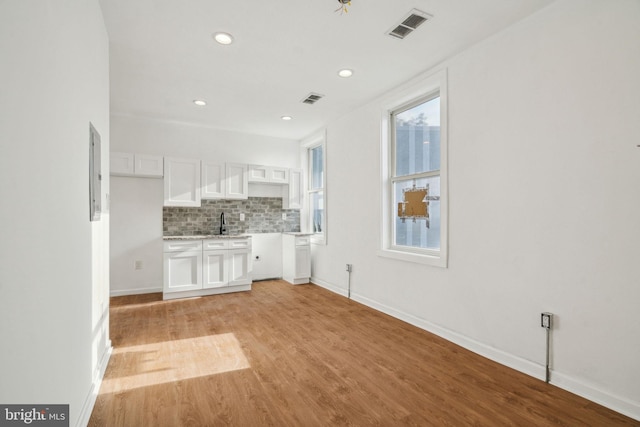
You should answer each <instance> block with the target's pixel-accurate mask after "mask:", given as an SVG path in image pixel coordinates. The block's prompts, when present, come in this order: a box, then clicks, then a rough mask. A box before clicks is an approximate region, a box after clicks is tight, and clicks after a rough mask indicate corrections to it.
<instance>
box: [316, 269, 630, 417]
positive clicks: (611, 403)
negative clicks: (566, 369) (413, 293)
mask: <svg viewBox="0 0 640 427" xmlns="http://www.w3.org/2000/svg"><path fill="white" fill-rule="evenodd" d="M311 282H312V283H314V284H316V285H318V286H321V287H323V288H325V289H328V290H330V291H332V292H334V293H336V294H339V295H342V296H347V290H346V289H343V288H340V287H338V286H335V285H333V284H331V283H327V282H325V281H323V280H320V279H318V278H315V277H312V278H311ZM351 299H353V300H354V301H357V302H359V303H361V304H364V305H366V306H368V307H371V308H373V309H375V310H378V311H381V312H382V313H385V314H388V315H389V316H392V317H395V318H397V319H400V320H402V321H404V322H407V323H409V324H411V325H414V326H416V327H418V328H420V329H424V330H426V331H428V332H431V333H433V334H435V335H438V336H439V337H442V338H444V339H446V340H447V341H451V342H452V343H454V344H457V345H459V346H461V347H464V348H465V349H467V350H470V351H472V352H474V353H476V354H479V355H480V356H483V357H486V358H487V359H490V360H493V361H494V362H497V363H500V364H501V365H505V366H508V367H509V368H512V369H515V370H516V371H519V372H522V373H524V374H527V375H530V376H532V377H534V378H537V379H539V380H541V381H544V380H545V367H544V366H542V365H539V364H537V363H534V362H531V361H530V360H526V359H523V358H521V357H518V356H515V355H513V354H510V353H507V352H504V351H502V350H499V349H497V348H494V347H491V346H488V345H486V344H483V343H481V342H479V341H476V340H474V339H471V338H469V337H466V336H464V335H462V334H460V333H457V332H454V331H452V330H450V329H447V328H444V327H442V326H439V325H436V324H434V323H431V322H428V321H426V320H423V319H420V318H418V317H415V316H413V315H411V314H408V313H405V312H403V311H400V310H396V309H394V308H392V307H389V306H387V305H385V304H382V303H379V302H377V301H375V300H372V299H370V298H367V297H364V296H362V295H358V294H354V293H352V294H351ZM550 383H551V384H552V385H555V386H557V387H560V388H562V389H564V390H567V391H568V392H571V393H573V394H576V395H578V396H581V397H584V398H585V399H588V400H591V401H593V402H595V403H598V404H600V405H602V406H605V407H607V408H609V409H612V410H614V411H616V412H619V413H621V414H623V415H626V416H628V417H630V418H633V419H635V420H638V421H640V404H638V403H637V402H632V401H629V400H627V399H625V398H622V397H619V396H615V395H613V394H611V393H607V392H605V391H601V390H598V389H597V388H595V387H593V386H589V385H586V384H584V383H582V382H580V381H578V380H576V379H575V378H572V377H570V376H568V375H565V374H562V373H559V372H557V371H551V381H550Z"/></svg>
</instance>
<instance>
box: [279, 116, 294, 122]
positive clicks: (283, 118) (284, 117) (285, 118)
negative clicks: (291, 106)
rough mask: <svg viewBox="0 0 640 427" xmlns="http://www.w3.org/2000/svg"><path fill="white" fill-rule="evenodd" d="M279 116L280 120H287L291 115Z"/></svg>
mask: <svg viewBox="0 0 640 427" xmlns="http://www.w3.org/2000/svg"><path fill="white" fill-rule="evenodd" d="M280 118H281V119H282V120H285V121H287V120H291V119H292V118H293V117H291V116H282V117H280Z"/></svg>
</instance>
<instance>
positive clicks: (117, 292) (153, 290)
mask: <svg viewBox="0 0 640 427" xmlns="http://www.w3.org/2000/svg"><path fill="white" fill-rule="evenodd" d="M156 292H162V287H159V288H137V289H122V290H120V289H116V290H111V291H110V292H109V296H112V297H121V296H124V295H140V294H153V293H156Z"/></svg>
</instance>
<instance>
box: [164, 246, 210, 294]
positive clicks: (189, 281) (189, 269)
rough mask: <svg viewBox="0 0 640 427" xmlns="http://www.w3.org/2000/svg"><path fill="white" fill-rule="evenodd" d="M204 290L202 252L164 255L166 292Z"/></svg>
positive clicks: (167, 253) (168, 253)
mask: <svg viewBox="0 0 640 427" xmlns="http://www.w3.org/2000/svg"><path fill="white" fill-rule="evenodd" d="M196 289H202V251H186V252H166V253H165V254H164V292H182V291H192V290H196Z"/></svg>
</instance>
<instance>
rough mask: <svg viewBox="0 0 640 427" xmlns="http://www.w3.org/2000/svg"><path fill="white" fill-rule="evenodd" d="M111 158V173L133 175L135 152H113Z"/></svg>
mask: <svg viewBox="0 0 640 427" xmlns="http://www.w3.org/2000/svg"><path fill="white" fill-rule="evenodd" d="M109 158H110V175H116V176H133V154H132V153H117V152H113V153H110V155H109Z"/></svg>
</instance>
